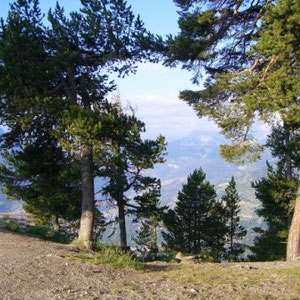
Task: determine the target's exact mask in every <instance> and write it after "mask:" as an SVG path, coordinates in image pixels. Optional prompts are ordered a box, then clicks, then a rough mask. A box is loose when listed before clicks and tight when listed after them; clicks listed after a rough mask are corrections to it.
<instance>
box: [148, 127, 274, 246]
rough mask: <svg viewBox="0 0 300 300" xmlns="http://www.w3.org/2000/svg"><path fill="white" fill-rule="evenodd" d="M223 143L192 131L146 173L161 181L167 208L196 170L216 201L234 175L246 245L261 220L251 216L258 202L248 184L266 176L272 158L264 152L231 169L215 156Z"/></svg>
mask: <svg viewBox="0 0 300 300" xmlns="http://www.w3.org/2000/svg"><path fill="white" fill-rule="evenodd" d="M225 143H226V140H225V138H223V137H222V136H221V135H220V134H218V133H214V132H211V131H195V132H193V133H191V134H190V135H189V136H187V137H185V138H183V139H180V140H178V141H174V142H171V143H169V145H168V150H167V151H168V155H167V158H166V162H165V163H164V164H161V165H159V166H157V167H156V168H155V169H154V170H151V171H150V173H151V175H153V176H156V177H158V178H160V179H161V182H162V203H163V204H164V205H168V206H170V207H172V206H174V204H175V202H176V199H177V193H178V191H179V190H181V188H182V184H183V183H186V180H187V176H188V175H189V174H190V173H191V172H193V171H194V170H195V169H197V168H199V167H201V168H202V169H203V171H204V172H205V173H206V175H207V179H208V180H209V181H210V182H211V183H212V184H213V185H214V186H215V189H216V191H217V194H218V198H220V197H221V196H222V194H223V193H224V190H225V187H226V185H227V184H228V182H229V180H230V179H231V177H232V176H234V178H235V180H236V182H237V190H238V192H239V195H240V198H241V222H242V223H243V225H244V226H245V227H247V229H248V235H247V237H246V241H247V242H250V241H251V240H252V239H253V234H252V232H251V230H250V228H252V227H255V226H263V222H262V219H261V218H258V216H257V215H256V213H255V210H256V209H257V208H258V207H259V205H260V203H259V201H258V200H257V199H256V198H255V194H254V190H253V188H252V187H251V182H252V181H253V180H258V179H260V178H262V177H264V176H265V175H266V170H267V168H266V160H269V161H272V157H271V156H270V154H269V153H268V152H266V153H264V154H263V156H262V159H261V160H260V161H258V162H256V163H254V164H250V165H244V166H235V165H232V164H229V163H227V162H226V161H225V160H224V159H223V158H222V157H221V156H220V154H219V146H220V145H221V144H225Z"/></svg>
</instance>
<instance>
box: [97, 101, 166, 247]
mask: <svg viewBox="0 0 300 300" xmlns="http://www.w3.org/2000/svg"><path fill="white" fill-rule="evenodd" d="M109 114H111V115H113V119H114V120H115V125H116V127H117V130H116V131H114V130H112V135H111V138H110V139H108V140H107V142H106V144H102V143H101V144H100V145H99V147H100V148H99V152H98V155H97V156H95V161H96V162H97V165H98V170H97V173H98V175H99V176H101V177H104V178H105V179H106V180H107V181H108V183H107V184H106V185H105V186H104V187H103V189H102V194H103V195H107V196H109V198H110V199H111V201H112V202H113V203H114V204H116V205H117V208H118V223H119V231H120V246H121V248H122V249H123V250H126V248H127V231H126V214H131V215H133V216H136V217H139V216H141V217H143V216H144V217H154V215H155V214H157V213H158V211H159V210H160V209H159V208H158V203H157V201H158V199H159V197H160V189H161V184H160V180H158V179H157V178H153V177H150V176H146V175H145V174H144V173H143V172H144V170H147V169H151V168H153V167H154V165H155V164H156V163H162V162H164V159H163V156H164V154H165V149H166V144H165V141H164V138H163V137H162V136H159V137H158V138H157V139H156V140H149V139H146V140H143V139H142V137H141V134H142V132H144V131H145V124H144V123H143V122H141V121H139V120H138V119H137V118H136V117H135V116H134V114H132V115H129V114H125V113H124V112H122V108H121V107H120V106H119V103H117V105H116V106H115V107H114V108H113V109H112V110H110V113H109ZM116 135H117V137H116Z"/></svg>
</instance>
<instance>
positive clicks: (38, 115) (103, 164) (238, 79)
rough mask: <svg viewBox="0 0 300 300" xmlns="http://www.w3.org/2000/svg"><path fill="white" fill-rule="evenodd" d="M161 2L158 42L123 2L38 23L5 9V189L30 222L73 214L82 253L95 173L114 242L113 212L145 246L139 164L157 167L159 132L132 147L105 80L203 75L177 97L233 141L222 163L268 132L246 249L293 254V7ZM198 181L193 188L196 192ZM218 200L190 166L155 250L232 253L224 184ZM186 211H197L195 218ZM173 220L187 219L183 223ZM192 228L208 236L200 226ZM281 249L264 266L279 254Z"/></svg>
mask: <svg viewBox="0 0 300 300" xmlns="http://www.w3.org/2000/svg"><path fill="white" fill-rule="evenodd" d="M174 3H175V4H176V5H177V6H178V9H179V22H178V24H179V28H180V32H179V33H178V35H176V36H169V37H168V38H167V40H163V39H162V38H161V37H160V36H155V35H153V34H151V33H150V32H148V31H147V30H146V28H145V27H144V24H143V22H142V21H141V20H140V18H139V17H135V16H134V15H133V13H132V11H131V8H130V7H129V6H127V4H126V1H124V0H81V8H80V10H79V11H76V12H72V13H71V14H70V15H69V16H66V15H65V12H64V9H63V8H62V7H60V5H59V4H57V5H56V7H55V9H54V10H50V11H49V12H48V23H46V22H45V17H44V15H43V14H42V13H41V10H40V8H39V1H38V0H16V1H14V2H13V3H12V4H11V7H10V11H9V14H8V17H7V19H6V20H5V21H4V20H1V27H0V125H2V126H5V127H6V128H7V130H6V132H5V133H4V134H3V135H2V136H1V139H0V147H1V149H2V150H4V153H3V154H4V158H5V162H4V163H3V164H2V165H1V170H0V171H1V172H0V179H1V182H2V185H3V186H4V190H5V193H6V194H7V195H8V196H9V197H11V198H14V199H19V198H21V199H23V200H24V201H25V208H26V210H28V211H30V212H32V213H34V214H36V215H38V216H40V219H41V221H43V220H42V219H45V220H50V219H51V220H52V222H53V224H54V226H56V228H58V226H59V223H58V219H59V218H63V219H65V220H70V221H71V220H76V219H78V217H79V216H80V229H79V234H78V242H80V243H82V244H83V245H84V246H85V247H87V248H90V247H91V246H92V240H93V228H94V225H95V212H96V208H95V191H94V178H95V177H96V176H100V177H103V178H105V179H106V181H107V184H106V185H105V186H103V190H102V193H103V194H104V195H107V196H108V197H109V199H111V201H113V202H114V203H115V204H116V205H117V207H118V218H117V220H118V222H119V228H120V241H121V246H122V248H124V249H125V248H126V246H127V240H126V223H125V215H126V214H133V215H135V216H137V217H138V218H140V219H142V220H143V222H142V224H143V225H142V227H143V228H144V229H143V230H142V231H143V232H144V233H145V232H146V231H147V230H148V232H150V233H151V236H152V237H153V238H152V241H151V245H152V244H153V243H154V244H155V240H157V234H156V233H155V232H156V231H155V230H154V231H153V228H156V227H157V226H158V225H157V224H158V222H159V218H160V215H161V209H159V196H160V182H159V180H158V179H156V178H151V177H148V176H145V175H144V173H143V170H145V169H148V168H153V166H154V164H156V163H161V162H163V155H164V152H165V142H164V139H163V137H158V138H157V139H156V140H143V139H142V138H141V133H142V132H143V131H144V130H145V128H144V124H143V123H142V122H141V121H139V120H138V119H137V118H136V117H135V115H134V113H124V111H123V110H122V108H121V106H120V103H119V102H118V101H117V102H115V103H111V102H109V101H108V100H107V95H108V93H110V92H112V91H113V90H114V89H115V84H114V82H113V81H111V80H110V79H109V76H108V75H109V74H110V73H116V74H117V75H119V76H126V75H129V74H130V73H134V72H135V70H136V64H137V63H138V62H145V61H150V62H158V61H160V60H163V61H164V63H165V64H166V65H168V66H171V67H173V66H176V65H177V64H179V63H180V64H182V65H183V67H184V68H185V69H188V70H190V71H191V72H193V73H194V77H193V81H194V82H195V83H198V82H199V80H200V79H201V75H202V74H203V72H206V75H207V80H206V83H205V88H204V89H203V90H201V91H183V92H181V94H180V97H181V98H182V99H183V100H184V101H186V102H187V103H188V104H189V105H191V106H192V107H193V108H194V109H195V111H196V113H197V114H198V115H199V117H202V116H208V117H209V118H211V119H212V120H214V121H215V123H216V124H217V125H218V126H219V127H220V128H221V130H222V133H223V134H224V135H225V136H226V138H228V139H231V140H232V144H230V145H223V146H221V148H220V153H221V155H222V156H223V157H224V158H225V159H226V160H228V161H229V162H232V163H249V162H252V161H255V160H257V159H258V158H259V157H260V152H261V151H262V150H263V148H264V146H263V145H260V144H258V143H257V141H256V140H255V139H254V137H253V136H252V134H251V128H252V126H253V125H254V124H255V122H256V121H257V120H260V121H262V122H264V123H266V124H268V125H270V126H271V127H272V134H271V136H270V138H269V140H268V143H267V144H266V146H267V147H269V148H270V149H271V150H272V153H273V155H274V156H275V157H277V158H278V159H279V163H278V168H277V169H276V170H275V169H272V168H271V167H270V168H269V173H268V175H267V178H265V179H262V180H261V181H258V182H255V183H253V187H254V188H255V189H256V194H257V197H258V198H259V199H260V200H261V202H262V208H261V209H260V210H259V211H258V214H259V215H261V216H263V217H264V218H265V220H266V222H267V224H268V226H269V227H268V229H267V230H266V231H262V230H259V229H256V231H257V233H258V234H259V235H258V237H257V238H256V240H255V245H254V247H253V249H252V250H253V251H254V253H255V255H256V257H257V258H259V257H261V256H260V255H261V254H259V251H261V250H259V249H262V247H264V245H266V244H268V243H269V242H266V241H272V242H275V241H276V243H277V245H278V243H281V242H282V241H285V240H286V239H287V247H286V248H287V252H286V257H287V259H288V260H293V259H295V257H296V256H297V255H298V254H299V242H300V191H299V189H300V177H299V176H300V173H299V162H298V157H297V153H298V152H299V123H300V119H299V116H300V114H299V94H300V93H299V91H300V83H299V82H300V81H299V72H300V64H299V57H300V48H299V45H300V43H299V40H300V30H299V29H300V28H299V26H300V25H299V21H298V20H299V16H300V3H299V1H298V0H277V1H275V0H273V1H272V0H271V1H270V0H257V1H249V0H222V1H221V0H209V1H207V0H174ZM46 24H47V25H46ZM282 141H283V142H284V143H283V144H284V145H282ZM297 174H298V175H297ZM297 176H298V179H297V178H296V177H297ZM193 182H194V183H193ZM197 182H198V183H197ZM198 184H199V186H201V185H203V189H205V190H206V193H205V195H202V196H201V197H200V196H199V197H198V195H200V194H201V193H200V192H199V191H198V190H197V189H198ZM296 190H297V192H296ZM198 192H199V193H198ZM190 193H194V194H193V197H191V194H190ZM229 194H231V196H230V197H229V196H228V195H229ZM226 195H227V196H224V198H223V200H222V202H223V204H222V202H220V203H219V202H217V201H215V192H214V189H213V187H212V186H211V185H210V184H209V183H208V182H206V181H205V176H204V174H203V172H202V171H195V173H193V174H192V175H191V176H190V177H189V181H188V184H187V185H186V186H184V187H183V190H182V192H180V193H179V197H178V199H179V201H178V203H177V207H176V208H175V209H174V210H170V211H169V213H168V214H167V218H166V224H167V226H168V229H169V233H166V241H167V244H168V245H169V246H170V247H174V248H178V247H179V245H180V247H183V248H184V249H185V250H186V251H187V252H192V253H196V252H198V251H200V250H201V251H202V249H206V248H210V249H211V251H213V255H214V257H215V258H216V259H217V257H219V256H220V255H221V254H220V253H222V255H225V254H224V253H225V252H224V245H225V244H224V241H225V240H227V241H230V246H229V248H228V249H229V250H228V249H227V250H226V251H227V252H226V253H227V254H226V255H227V256H228V257H231V256H234V255H237V254H236V253H237V252H238V251H239V250H238V248H239V246H237V245H235V244H234V242H233V241H234V240H235V239H236V238H238V236H239V237H242V235H243V234H244V231H243V229H242V228H241V227H239V225H238V219H237V218H238V217H237V215H232V216H231V217H230V213H232V212H233V211H237V210H238V206H236V205H237V204H236V203H237V201H236V200H233V199H237V195H236V194H235V187H234V182H233V181H232V182H231V183H230V185H229V186H228V189H227V190H226ZM226 197H227V198H226ZM229 198H230V199H231V200H228V199H229ZM188 201H190V203H189V204H188ZM224 203H226V205H225V204H224ZM80 206H81V208H80ZM230 206H232V210H231V211H230V209H229V207H230ZM226 207H227V208H226ZM192 210H194V211H195V212H196V211H197V214H198V212H199V211H201V214H202V213H203V214H204V215H205V211H206V212H207V213H206V215H205V216H203V215H201V214H199V218H198V217H196V216H197V214H195V215H193V214H192ZM198 210H199V211H198ZM208 211H209V212H208ZM180 214H183V215H180ZM184 214H186V215H188V214H190V217H189V222H187V223H185V221H184ZM211 215H214V216H215V217H214V218H213V217H211ZM98 216H100V219H101V214H100V213H99V212H98ZM168 220H169V221H168ZM221 220H223V224H222V225H221V223H220V221H221ZM224 220H226V222H225V221H224ZM228 222H229V223H228ZM230 222H231V223H230ZM175 224H181V225H182V226H187V228H190V232H191V234H189V235H180V233H178V232H176V226H177V225H175ZM224 224H226V226H225V225H224ZM172 226H173V227H172ZM178 226H179V225H178ZM203 226H204V227H205V228H207V229H209V230H211V232H209V231H207V232H203V231H202V230H203V229H201V227H202V228H203ZM233 232H234V234H237V236H234V234H233ZM287 232H288V234H287ZM144 233H142V232H141V238H142V234H144ZM152 233H153V234H152ZM230 235H231V237H230ZM171 245H173V246H171ZM212 249H213V250H212ZM280 249H281V250H280V251H279V250H278V253H277V254H274V258H276V257H279V256H282V255H283V250H282V249H283V247H281V248H280ZM236 251H237V252H236ZM270 255H271V254H270Z"/></svg>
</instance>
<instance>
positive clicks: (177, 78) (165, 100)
mask: <svg viewBox="0 0 300 300" xmlns="http://www.w3.org/2000/svg"><path fill="white" fill-rule="evenodd" d="M11 2H12V1H11V0H0V16H1V17H3V18H4V19H5V18H6V16H7V13H8V9H9V3H11ZM58 2H59V3H60V5H61V6H63V7H64V8H65V10H66V12H70V11H72V10H78V8H79V7H80V1H79V0H59V1H58ZM55 3H56V0H40V5H41V8H42V11H43V12H44V13H47V11H48V9H49V8H50V7H54V6H55ZM127 3H128V4H129V5H131V7H132V10H133V12H134V13H135V14H136V15H137V14H139V15H140V16H141V18H142V20H143V21H144V23H145V26H146V28H147V29H148V30H150V31H151V32H152V33H154V34H160V35H162V36H166V35H168V34H173V35H174V34H176V33H177V32H178V26H177V18H178V15H177V11H176V10H177V8H176V6H175V4H174V3H173V1H172V0H163V1H162V0H151V1H150V0H128V1H127ZM191 77H192V74H191V73H190V72H188V71H186V70H182V69H181V68H180V67H178V68H173V69H171V68H167V67H164V66H163V65H162V64H150V63H147V64H141V65H139V66H138V71H137V73H136V74H131V75H129V76H127V77H126V78H124V79H119V78H116V83H117V86H118V90H119V92H120V95H121V99H122V101H123V102H124V103H128V102H129V103H131V105H132V106H133V107H134V108H136V111H137V113H136V115H137V116H138V117H139V118H140V119H141V120H142V121H144V122H145V124H146V136H147V137H149V138H155V137H156V136H157V135H159V134H162V135H164V136H165V137H166V140H167V141H173V140H177V139H181V138H183V137H185V136H187V135H189V134H190V133H191V132H192V131H197V130H205V131H207V130H211V131H214V132H216V131H217V127H216V126H215V125H214V124H213V123H212V122H208V121H207V120H206V119H201V120H200V119H199V118H198V117H197V116H196V115H195V113H194V111H193V110H192V109H191V108H190V107H189V106H188V105H187V104H185V103H184V102H183V101H181V100H179V99H178V95H179V92H180V91H181V90H184V89H198V87H197V86H193V84H192V83H191Z"/></svg>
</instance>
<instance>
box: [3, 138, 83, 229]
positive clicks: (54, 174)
mask: <svg viewBox="0 0 300 300" xmlns="http://www.w3.org/2000/svg"><path fill="white" fill-rule="evenodd" d="M2 157H3V158H4V162H3V163H1V166H0V182H1V185H2V188H3V191H4V193H5V195H6V196H7V197H8V198H9V199H14V200H16V199H20V200H23V201H24V209H25V211H27V212H29V213H32V214H33V215H34V216H35V218H36V220H37V221H38V223H42V224H45V223H48V222H51V223H52V225H53V227H54V229H56V230H59V221H58V219H59V218H60V219H64V220H67V221H75V220H78V219H79V217H80V207H81V181H80V165H79V162H78V161H77V160H76V159H75V158H74V157H71V156H69V155H68V154H67V153H66V152H64V151H63V150H62V149H61V148H60V147H59V146H58V145H57V144H56V143H53V141H52V140H51V139H50V140H46V139H45V137H43V139H42V140H39V141H37V142H36V143H35V144H31V145H27V146H25V147H24V148H23V149H18V150H12V151H10V152H9V151H6V152H3V153H2Z"/></svg>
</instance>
